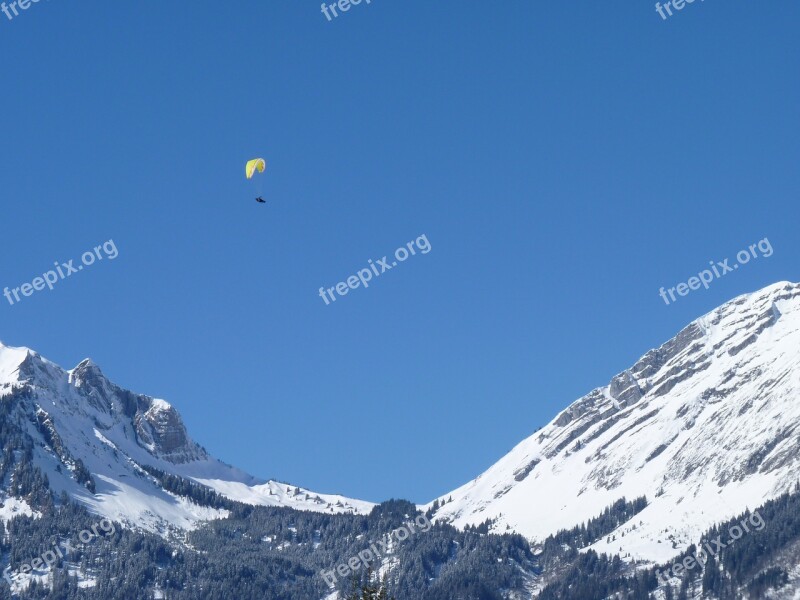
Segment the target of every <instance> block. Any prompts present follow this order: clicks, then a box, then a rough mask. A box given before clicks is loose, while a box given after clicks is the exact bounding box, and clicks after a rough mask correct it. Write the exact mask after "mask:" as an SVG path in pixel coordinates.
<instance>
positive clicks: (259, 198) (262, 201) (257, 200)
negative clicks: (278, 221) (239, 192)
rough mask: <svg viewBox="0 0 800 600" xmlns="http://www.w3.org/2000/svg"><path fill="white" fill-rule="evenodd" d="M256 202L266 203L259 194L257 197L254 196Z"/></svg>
mask: <svg viewBox="0 0 800 600" xmlns="http://www.w3.org/2000/svg"><path fill="white" fill-rule="evenodd" d="M256 202H261V203H262V204H266V202H267V201H266V200H264V199H263V198H262V197H261V196H259V197H258V198H256Z"/></svg>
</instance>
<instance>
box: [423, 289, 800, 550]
mask: <svg viewBox="0 0 800 600" xmlns="http://www.w3.org/2000/svg"><path fill="white" fill-rule="evenodd" d="M799 434H800V285H798V284H794V283H787V282H781V283H777V284H774V285H771V286H769V287H767V288H764V289H763V290H761V291H759V292H755V293H752V294H747V295H743V296H740V297H738V298H735V299H734V300H732V301H730V302H728V303H726V304H724V305H723V306H721V307H720V308H718V309H716V310H714V311H712V312H710V313H709V314H707V315H705V316H703V317H701V318H700V319H697V320H696V321H694V322H692V323H691V324H689V325H688V326H687V327H686V328H684V329H683V330H682V331H681V332H680V333H678V335H677V336H675V337H674V338H673V339H671V340H669V341H668V342H666V343H665V344H663V345H662V346H661V347H660V348H657V349H654V350H651V351H650V352H648V353H647V354H645V355H644V356H643V357H642V358H641V359H640V360H639V361H638V362H637V363H636V364H635V365H633V366H632V367H631V368H629V369H627V370H625V371H623V372H621V373H620V374H619V375H617V376H616V377H614V378H613V379H612V380H611V381H610V382H609V383H608V385H605V386H603V387H600V388H597V389H595V390H593V391H591V392H590V393H588V394H587V395H586V396H584V397H582V398H580V399H578V400H577V401H575V402H574V403H573V404H571V405H570V406H569V407H568V408H567V409H566V410H564V411H563V412H561V414H559V415H558V416H557V417H556V418H555V419H554V420H553V421H552V422H551V423H550V424H548V425H547V426H546V427H544V428H543V429H542V430H541V431H539V432H537V433H536V434H534V435H532V436H530V437H529V438H527V439H526V440H524V441H523V442H522V443H520V444H519V445H517V446H516V447H515V448H514V449H513V450H512V451H511V452H509V453H508V454H507V455H506V456H504V457H503V458H502V459H500V461H498V462H497V463H496V464H495V465H493V466H492V467H490V468H489V469H488V470H487V471H486V472H484V473H483V474H482V475H480V476H479V477H478V478H476V479H475V480H473V481H471V482H469V483H467V484H466V485H464V486H462V487H460V488H458V489H456V490H454V491H453V492H451V493H448V494H445V495H444V496H443V497H442V498H440V499H439V501H440V502H441V501H444V499H446V498H448V497H449V496H452V502H445V503H444V504H443V506H442V507H441V508H439V509H438V511H437V512H436V514H435V520H442V521H446V522H450V523H453V524H454V525H457V526H459V527H463V526H466V525H477V524H480V523H482V522H484V521H485V520H487V519H491V520H493V530H494V531H496V532H503V531H505V530H506V529H507V528H510V529H511V530H513V531H516V532H518V533H521V534H523V535H525V536H527V537H529V538H531V539H533V540H543V539H544V538H545V537H547V536H548V535H550V534H553V533H555V532H556V531H558V530H560V529H569V528H572V527H574V526H576V525H579V524H580V523H582V522H585V521H587V520H589V519H591V518H593V517H595V516H597V515H599V514H600V513H601V512H602V511H603V509H604V508H606V507H607V506H610V505H611V504H613V503H614V502H615V501H617V500H619V499H620V498H622V497H625V498H628V499H632V498H637V497H640V496H646V497H647V500H648V502H649V504H648V506H647V507H646V508H645V509H644V510H643V511H642V512H641V513H639V514H638V515H636V517H635V518H634V519H632V522H631V523H628V524H625V525H623V526H622V527H620V528H619V529H618V530H617V531H615V532H614V533H613V534H612V535H609V536H607V537H606V538H605V539H604V540H602V541H600V542H597V543H596V544H594V546H592V548H593V549H595V550H597V551H598V552H607V553H614V554H621V555H625V554H628V553H629V554H630V557H631V558H632V559H642V560H647V561H655V562H666V561H667V560H669V559H670V558H671V557H672V556H674V555H675V554H677V553H679V552H682V551H683V550H685V549H686V548H687V547H688V546H689V545H690V544H691V543H692V542H697V540H698V539H699V537H700V534H701V533H702V532H703V531H705V530H707V529H709V528H710V527H712V526H713V525H715V524H716V523H718V522H720V521H723V520H726V519H729V518H732V517H733V516H735V515H737V514H740V513H743V512H745V510H747V509H750V510H753V509H755V508H757V507H758V506H760V505H761V504H763V503H764V502H765V501H767V500H769V499H771V498H775V497H776V496H778V495H779V494H781V493H782V492H786V491H789V490H790V489H791V486H792V485H793V483H794V482H796V481H797V480H798V478H800V435H799Z"/></svg>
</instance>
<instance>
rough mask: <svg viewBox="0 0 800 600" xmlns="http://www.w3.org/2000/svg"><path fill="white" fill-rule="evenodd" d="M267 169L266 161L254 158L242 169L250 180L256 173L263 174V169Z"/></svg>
mask: <svg viewBox="0 0 800 600" xmlns="http://www.w3.org/2000/svg"><path fill="white" fill-rule="evenodd" d="M266 168H267V161H265V160H264V159H263V158H254V159H253V160H248V161H247V164H246V165H245V167H244V174H245V175H247V178H248V179H252V178H253V175H255V174H256V171H258V172H259V173H263V172H264V169H266Z"/></svg>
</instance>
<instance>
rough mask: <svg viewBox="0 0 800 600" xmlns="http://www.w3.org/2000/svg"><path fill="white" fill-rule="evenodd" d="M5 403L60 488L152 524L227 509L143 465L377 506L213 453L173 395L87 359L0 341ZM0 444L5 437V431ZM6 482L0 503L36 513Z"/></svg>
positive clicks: (109, 512)
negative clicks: (165, 481)
mask: <svg viewBox="0 0 800 600" xmlns="http://www.w3.org/2000/svg"><path fill="white" fill-rule="evenodd" d="M0 403H2V404H4V405H6V406H4V407H3V408H4V409H7V411H8V417H7V418H6V420H7V421H9V423H8V424H9V425H11V426H13V427H14V428H15V429H14V430H15V431H18V432H20V433H19V438H20V439H21V440H22V443H23V444H24V445H26V446H28V447H29V448H31V449H32V460H33V463H34V465H35V466H37V467H39V469H41V471H42V472H43V473H45V474H46V475H47V478H48V480H49V484H50V487H51V488H52V489H53V490H54V491H56V492H57V493H59V492H61V491H62V490H63V491H66V492H67V493H68V494H70V495H71V496H72V497H73V498H75V499H76V500H77V501H78V502H79V503H81V504H83V505H85V506H86V507H87V508H88V509H89V510H91V511H93V512H96V513H98V514H100V515H103V516H106V517H109V518H111V519H113V520H115V521H119V522H122V523H126V524H128V525H131V526H138V527H142V528H144V529H146V530H149V531H153V532H159V533H162V534H164V533H168V532H170V531H175V530H183V529H187V528H192V527H193V526H194V525H195V524H196V523H197V522H198V521H199V520H205V519H213V518H219V517H223V516H225V515H226V514H227V511H226V510H218V509H213V508H208V507H201V506H198V505H197V504H195V503H192V502H190V501H188V500H187V499H186V498H184V497H180V496H177V495H175V494H172V493H170V492H168V491H167V490H165V489H163V488H162V487H161V485H160V484H159V483H158V481H157V480H156V478H154V477H153V476H151V474H149V473H148V472H147V471H146V470H144V469H143V468H142V467H146V468H149V469H151V470H150V473H152V469H153V468H155V469H158V470H159V471H161V472H163V473H167V474H170V475H175V476H179V477H183V478H186V479H190V480H194V481H196V482H199V483H201V484H204V485H205V486H208V487H210V488H212V489H213V490H215V491H216V492H218V493H219V494H221V495H223V496H226V497H227V498H229V499H231V500H237V501H240V502H244V503H248V504H253V505H264V506H288V507H292V508H296V509H302V510H311V511H319V512H328V513H365V512H368V511H369V510H371V508H372V506H373V505H372V504H371V503H368V502H362V501H359V500H352V499H349V498H345V497H342V496H335V495H328V494H317V493H315V492H311V491H308V490H305V489H302V488H297V487H295V486H290V485H288V484H285V483H278V482H276V481H262V480H258V479H256V478H254V477H252V476H250V475H248V474H246V473H244V472H242V471H240V470H238V469H236V468H234V467H231V466H229V465H226V464H224V463H222V462H220V461H218V460H216V459H215V458H213V457H211V456H209V454H208V453H207V452H206V451H205V449H203V448H202V447H201V446H199V445H198V444H197V443H196V442H194V441H193V440H192V439H191V438H190V437H189V435H188V433H187V432H186V429H185V427H184V425H183V421H182V420H181V417H180V415H179V414H178V412H177V411H176V410H175V409H174V408H173V407H172V406H170V405H169V404H168V403H167V402H165V401H164V400H159V399H155V398H151V397H149V396H144V395H141V394H135V393H133V392H130V391H127V390H124V389H121V388H119V387H118V386H116V385H114V384H113V383H112V382H110V381H109V380H108V379H107V378H106V377H105V376H104V375H103V373H102V372H101V371H100V369H99V368H98V367H97V365H95V364H94V363H92V362H91V361H90V360H84V361H83V362H81V363H80V364H79V365H78V366H77V367H76V368H74V369H73V370H71V371H65V370H63V369H61V368H60V367H59V366H57V365H55V364H53V363H52V362H50V361H48V360H46V359H44V358H42V357H41V356H40V355H38V354H37V353H36V352H33V351H32V350H29V349H27V348H10V347H6V346H3V345H2V344H0ZM0 443H2V445H4V446H6V445H7V444H8V440H0ZM14 450H15V451H17V452H20V451H21V450H22V449H21V448H14ZM0 475H2V474H0ZM1 483H2V484H1V485H0V506H3V505H4V504H5V505H6V507H5V508H4V509H3V510H5V511H6V512H8V510H11V509H12V508H13V509H14V510H13V511H12V512H14V513H20V512H22V513H24V512H28V513H30V512H31V511H30V510H29V509H26V507H25V506H22V505H20V502H21V501H20V502H17V501H16V500H13V499H10V498H7V497H5V494H4V493H3V491H2V490H4V489H5V490H7V489H8V485H9V479H8V476H6V478H5V480H3V481H2V482H1ZM12 500H13V501H12ZM23 504H24V503H23ZM8 516H10V514H9V515H6V516H5V517H3V515H2V514H0V517H2V518H6V517H8Z"/></svg>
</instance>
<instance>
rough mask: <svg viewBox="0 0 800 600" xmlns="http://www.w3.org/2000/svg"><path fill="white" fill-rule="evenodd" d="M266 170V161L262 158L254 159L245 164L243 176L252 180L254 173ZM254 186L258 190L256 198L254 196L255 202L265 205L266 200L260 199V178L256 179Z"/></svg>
mask: <svg viewBox="0 0 800 600" xmlns="http://www.w3.org/2000/svg"><path fill="white" fill-rule="evenodd" d="M266 168H267V161H265V160H264V159H263V158H254V159H252V160H248V161H247V164H246V165H245V166H244V174H245V176H246V177H247V178H248V179H251V180H252V179H253V177H254V176H255V175H256V173H263V172H264V170H265V169H266ZM255 181H256V186H257V188H258V196H256V202H259V203H261V204H265V203H266V200H264V198H262V197H261V178H260V177H256V178H255Z"/></svg>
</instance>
